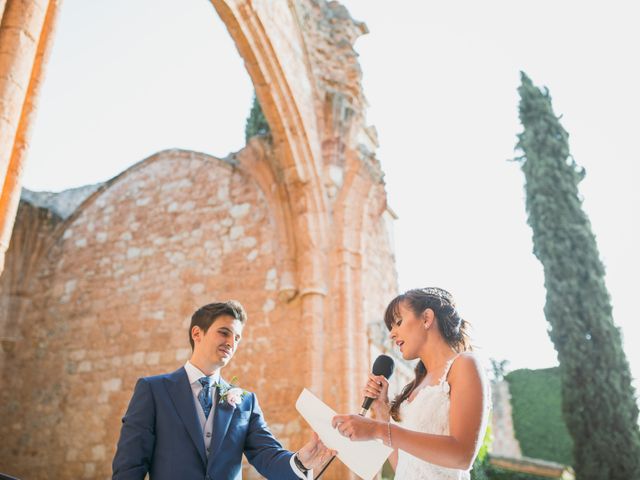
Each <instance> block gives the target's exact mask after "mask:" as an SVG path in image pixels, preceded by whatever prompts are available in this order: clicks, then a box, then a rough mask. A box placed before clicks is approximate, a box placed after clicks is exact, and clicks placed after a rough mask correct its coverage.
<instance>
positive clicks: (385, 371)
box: [314, 355, 394, 480]
mask: <svg viewBox="0 0 640 480" xmlns="http://www.w3.org/2000/svg"><path fill="white" fill-rule="evenodd" d="M393 367H394V363H393V358H391V357H390V356H388V355H379V356H378V358H376V361H375V362H373V368H372V369H371V373H373V374H374V375H384V378H386V379H387V380H389V377H390V376H391V375H392V374H393ZM372 403H373V398H370V397H364V402H362V410H360V413H359V414H358V415H360V416H361V417H364V416H365V415H366V413H367V410H369V407H370V406H371V404H372ZM335 458H336V457H333V458H331V460H329V462H327V464H326V465H325V466H324V467H323V468H322V470H320V473H319V474H318V476H317V477H316V478H315V479H314V480H318V479H319V478H320V477H321V476H322V474H323V473H324V471H325V470H326V469H327V467H328V466H329V465H331V463H332V462H333V461H334V460H335Z"/></svg>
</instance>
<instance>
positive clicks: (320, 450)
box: [296, 432, 338, 470]
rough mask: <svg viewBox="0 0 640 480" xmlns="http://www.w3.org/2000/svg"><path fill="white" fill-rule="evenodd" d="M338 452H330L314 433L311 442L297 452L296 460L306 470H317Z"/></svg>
mask: <svg viewBox="0 0 640 480" xmlns="http://www.w3.org/2000/svg"><path fill="white" fill-rule="evenodd" d="M337 453H338V452H336V451H335V450H331V449H329V448H327V447H326V446H325V444H324V443H322V440H320V437H318V435H317V434H316V433H315V432H314V433H313V437H311V440H310V441H309V442H307V443H306V444H305V445H304V446H303V447H302V448H301V449H300V450H298V453H297V454H296V455H298V460H300V462H301V463H302V465H303V466H304V467H305V468H306V469H307V470H312V469H315V468H319V467H321V466H322V465H324V464H325V463H326V462H327V461H328V460H329V459H330V458H331V457H334V456H335V455H336V454H337Z"/></svg>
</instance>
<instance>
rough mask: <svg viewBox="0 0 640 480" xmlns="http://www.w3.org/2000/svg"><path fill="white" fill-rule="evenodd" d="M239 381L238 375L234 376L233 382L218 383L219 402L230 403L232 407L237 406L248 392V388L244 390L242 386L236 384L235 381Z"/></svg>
mask: <svg viewBox="0 0 640 480" xmlns="http://www.w3.org/2000/svg"><path fill="white" fill-rule="evenodd" d="M237 381H238V378H237V377H233V378H232V379H231V383H230V384H229V385H223V384H222V383H216V388H217V389H218V392H219V394H218V397H219V400H218V403H225V402H226V403H228V404H229V405H231V406H232V407H235V406H237V405H238V404H239V403H240V402H242V399H243V398H244V396H245V395H246V394H247V393H248V392H247V391H246V390H243V389H242V388H240V387H237V386H236V385H234V383H235V382H237Z"/></svg>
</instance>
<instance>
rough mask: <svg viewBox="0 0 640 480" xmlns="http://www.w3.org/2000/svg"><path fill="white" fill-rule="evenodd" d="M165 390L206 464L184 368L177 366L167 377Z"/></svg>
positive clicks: (196, 415) (191, 394) (200, 432)
mask: <svg viewBox="0 0 640 480" xmlns="http://www.w3.org/2000/svg"><path fill="white" fill-rule="evenodd" d="M167 390H168V391H169V396H170V397H171V401H172V402H173V405H174V406H175V407H176V411H177V412H178V415H179V416H180V419H181V420H182V423H184V426H185V428H186V429H187V432H189V436H190V437H191V440H192V441H193V444H194V446H195V447H196V449H197V450H198V453H199V454H200V459H201V460H202V463H203V464H204V465H206V464H207V455H206V453H205V451H204V439H203V436H202V428H200V422H199V421H198V414H197V413H196V407H195V405H194V401H193V392H192V390H191V385H190V384H189V377H188V376H187V372H186V371H185V369H184V368H179V369H178V370H176V371H175V372H173V373H172V374H170V375H169V376H168V378H167Z"/></svg>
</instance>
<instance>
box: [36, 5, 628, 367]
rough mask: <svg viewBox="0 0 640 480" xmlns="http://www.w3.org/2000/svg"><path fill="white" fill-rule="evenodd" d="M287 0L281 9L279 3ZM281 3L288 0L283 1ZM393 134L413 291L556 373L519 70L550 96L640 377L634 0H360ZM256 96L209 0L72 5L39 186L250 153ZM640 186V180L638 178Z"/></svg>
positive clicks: (407, 282)
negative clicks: (437, 290) (443, 300)
mask: <svg viewBox="0 0 640 480" xmlns="http://www.w3.org/2000/svg"><path fill="white" fill-rule="evenodd" d="M274 1H281V0H274ZM282 1H284V0H282ZM342 3H344V4H345V5H347V7H348V8H349V10H350V12H351V14H352V16H353V17H354V18H356V19H358V20H362V21H364V22H365V23H366V24H367V25H368V27H369V30H370V33H369V34H368V35H365V36H363V37H362V38H360V39H359V40H358V42H357V43H356V50H357V51H358V52H359V53H360V62H361V66H362V69H363V72H364V77H363V83H364V91H365V95H366V96H367V99H368V101H369V104H370V108H369V110H368V114H367V118H368V122H369V123H370V124H373V125H375V126H376V128H377V130H378V134H379V139H380V149H379V151H378V156H379V158H380V160H381V162H382V166H383V169H384V171H385V172H386V177H385V180H386V183H387V192H388V198H389V204H390V206H391V207H392V208H393V209H394V211H395V212H396V213H397V214H398V215H399V219H398V220H397V221H396V224H395V239H396V245H395V248H396V257H397V268H398V275H399V283H400V288H401V289H408V288H413V287H421V286H441V287H444V288H447V289H448V290H450V291H451V292H452V293H453V294H454V295H455V296H456V297H457V300H458V305H459V308H460V311H461V312H462V314H463V315H464V316H465V317H466V318H467V319H468V320H469V321H471V323H472V324H473V325H474V337H475V341H476V343H477V344H478V345H479V346H480V347H481V351H482V352H483V354H484V355H485V356H487V357H493V358H497V359H507V360H509V361H510V367H511V368H520V367H528V368H539V367H547V366H551V365H555V364H556V363H557V362H556V355H555V351H554V349H553V346H552V344H551V342H550V340H549V338H548V336H547V333H546V329H547V322H546V320H545V318H544V315H543V310H542V309H543V306H544V299H545V291H544V287H543V282H544V279H543V275H542V268H541V265H540V264H539V262H538V261H537V260H536V258H535V257H534V256H533V254H532V243H531V230H530V228H529V227H528V225H527V223H526V213H525V207H524V190H523V175H522V173H521V171H520V168H519V166H518V164H516V163H514V162H509V161H508V159H510V158H513V157H514V156H515V154H516V153H515V152H514V146H515V143H516V134H517V133H518V132H520V131H521V127H520V124H519V122H518V116H517V114H518V112H517V108H518V95H517V90H516V89H517V87H518V84H519V71H520V70H524V71H526V72H527V74H528V75H529V76H530V77H531V78H532V80H533V81H534V83H535V84H537V85H545V86H547V87H549V89H550V91H551V95H552V97H553V105H554V108H555V111H556V113H558V114H561V115H562V120H561V121H562V123H563V125H564V127H565V128H566V129H567V130H568V132H569V134H570V145H571V150H572V153H573V155H574V157H575V158H576V161H577V162H578V163H579V164H580V165H582V166H584V167H585V168H586V170H587V177H586V179H585V180H584V181H583V183H582V186H581V193H582V195H583V197H584V209H585V210H586V212H587V214H588V215H589V217H590V219H591V222H592V226H593V230H594V232H595V234H596V236H597V240H598V246H599V249H600V254H601V257H602V260H603V262H604V264H605V266H606V268H607V278H606V281H607V286H608V288H609V292H610V294H611V297H612V301H613V306H614V319H615V322H616V324H617V325H619V326H620V327H621V328H622V331H623V334H624V339H625V346H626V352H627V355H628V358H629V361H630V363H631V366H632V373H633V374H634V376H635V377H636V379H640V349H638V348H637V347H636V345H635V344H636V343H637V342H638V340H640V326H639V325H638V315H637V313H636V311H635V308H634V305H633V301H634V300H633V299H634V297H635V295H637V290H638V287H640V282H638V280H637V275H638V273H637V272H638V271H639V270H640V254H639V253H638V246H639V245H640V221H639V220H638V218H639V216H638V206H639V205H640V193H639V192H640V189H639V188H637V186H636V185H637V183H638V179H639V178H640V175H639V173H640V168H639V167H638V163H639V160H640V158H638V157H639V153H638V147H637V140H636V139H637V138H638V131H639V130H640V121H639V120H638V118H639V117H638V112H639V111H640V88H638V86H639V85H640V61H639V60H638V58H640V57H639V56H638V45H640V29H638V28H637V18H639V17H638V13H639V8H638V6H637V2H634V1H631V0H630V1H620V0H611V1H608V2H606V3H605V2H585V1H579V0H565V1H563V2H557V1H555V2H552V1H550V0H536V1H533V0H528V1H514V0H501V1H496V0H489V1H485V2H477V1H473V0H468V1H455V0H452V1H449V2H441V1H440V2H435V1H419V0H411V1H409V0H395V1H394V2H391V3H390V2H383V1H378V0H376V1H374V0H345V1H343V2H342ZM252 95H253V87H252V85H251V81H250V79H249V76H248V74H247V73H246V70H245V69H244V66H243V62H242V59H241V58H240V57H239V55H238V53H237V50H236V48H235V46H234V44H233V42H232V41H231V38H230V37H229V35H228V33H227V31H226V29H225V27H224V25H223V24H222V22H221V21H220V20H219V19H218V18H217V16H216V13H215V10H214V9H213V7H212V6H211V5H210V3H209V2H207V1H206V0H126V1H125V0H109V1H101V2H99V1H97V0H93V1H86V0H65V1H64V2H63V3H62V11H61V17H60V21H59V24H58V29H57V37H56V43H55V44H54V50H53V54H52V56H51V59H50V62H49V65H48V68H47V78H46V81H45V84H44V88H43V92H42V97H41V101H40V108H39V113H38V117H37V122H36V125H35V130H34V137H33V147H32V149H31V153H30V157H29V159H28V163H27V168H26V172H25V177H24V184H25V186H26V187H28V188H30V189H34V190H49V191H59V190H64V189H67V188H71V187H76V186H80V185H85V184H89V183H95V182H100V181H105V180H107V179H109V178H111V177H112V176H114V175H116V174H118V173H119V172H121V171H122V170H124V169H125V168H127V167H128V166H130V165H132V164H133V163H136V162H138V161H139V160H141V159H143V158H145V157H147V156H149V155H151V154H153V153H155V152H157V151H159V150H162V149H165V148H185V149H193V150H198V151H203V152H206V153H209V154H212V155H216V156H226V155H227V154H228V153H229V152H232V151H236V150H238V149H240V148H241V147H242V146H243V145H244V123H245V119H246V116H247V114H248V112H249V109H250V104H251V97H252ZM634 187H635V188H634Z"/></svg>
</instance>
